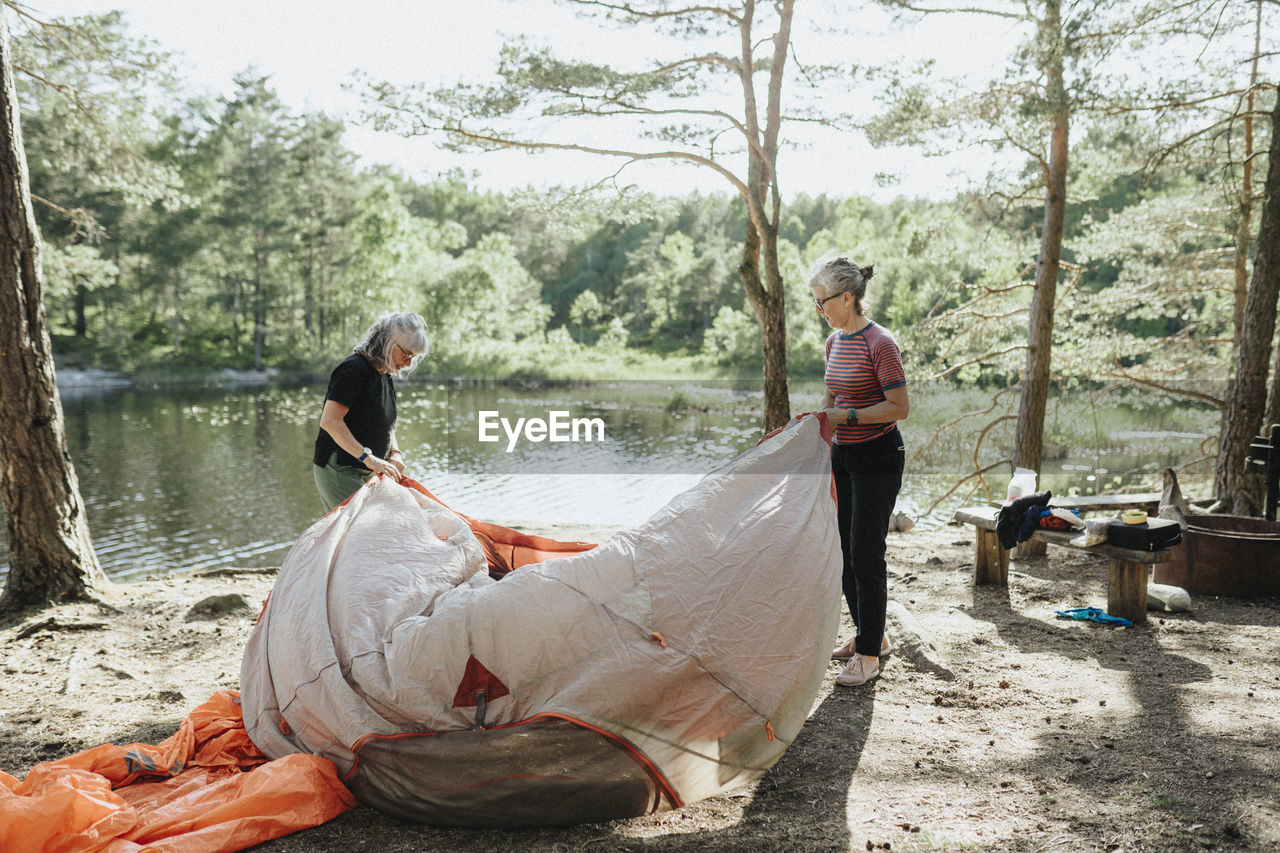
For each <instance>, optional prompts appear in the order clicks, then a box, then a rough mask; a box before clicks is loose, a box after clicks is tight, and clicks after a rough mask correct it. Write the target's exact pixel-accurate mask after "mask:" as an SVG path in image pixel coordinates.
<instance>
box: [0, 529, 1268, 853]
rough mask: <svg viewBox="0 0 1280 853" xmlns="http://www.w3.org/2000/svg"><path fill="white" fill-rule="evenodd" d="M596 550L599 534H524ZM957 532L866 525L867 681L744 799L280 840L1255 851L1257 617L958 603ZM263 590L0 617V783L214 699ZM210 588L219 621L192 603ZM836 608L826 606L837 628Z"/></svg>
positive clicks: (1262, 747)
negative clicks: (873, 545)
mask: <svg viewBox="0 0 1280 853" xmlns="http://www.w3.org/2000/svg"><path fill="white" fill-rule="evenodd" d="M529 532H533V533H542V534H545V535H550V536H555V537H557V538H563V539H587V540H594V541H603V540H604V539H606V538H608V536H609V535H611V533H612V532H613V531H612V530H610V529H599V528H586V527H560V528H541V529H530V531H529ZM972 549H973V536H972V533H971V532H970V531H968V530H966V529H961V528H957V527H946V528H942V529H939V530H932V531H924V530H920V529H916V530H915V531H912V532H910V533H905V534H897V533H895V534H891V540H890V565H891V569H890V570H891V579H890V587H891V590H890V594H891V596H892V598H893V600H894V602H896V604H891V608H892V614H891V622H892V624H893V626H894V629H895V630H896V632H897V637H898V640H899V645H900V651H899V652H898V653H896V654H894V655H892V656H891V657H889V658H886V659H885V662H884V674H883V675H882V676H881V678H879V679H878V680H876V681H873V682H872V683H871V684H869V685H867V686H865V687H863V688H856V689H848V688H838V687H836V686H835V685H834V680H833V679H834V676H835V674H836V673H837V672H838V671H839V665H838V664H836V663H834V662H833V663H832V665H831V667H830V669H829V671H828V680H827V682H826V683H825V684H824V686H823V688H822V690H821V691H820V693H819V695H818V697H817V699H816V701H815V704H814V708H813V712H812V715H811V717H810V719H809V722H808V724H807V725H806V726H805V728H804V730H803V731H802V732H801V734H800V736H799V738H798V739H797V742H796V743H795V744H794V745H793V746H792V747H791V748H790V749H789V750H788V751H787V753H786V754H785V755H784V756H783V758H782V760H781V761H780V762H779V763H778V764H777V765H776V766H775V767H774V768H773V769H772V770H771V771H770V772H769V773H767V774H766V775H765V776H764V778H763V779H761V780H760V781H759V782H758V783H757V784H755V785H753V786H751V787H748V788H744V789H742V790H738V791H733V792H730V793H728V794H725V795H723V796H720V797H716V798H714V799H711V800H706V801H703V802H700V803H695V804H693V805H690V806H688V807H686V808H684V809H682V810H681V811H678V812H669V813H665V814H660V815H654V816H650V817H645V818H637V819H633V820H626V821H617V822H613V823H608V824H593V825H583V826H577V827H570V828H563V829H547V830H535V831H518V832H517V831H505V832H504V831H494V830H486V831H479V830H459V829H447V828H435V827H425V826H421V825H417V824H411V823H406V822H404V821H401V820H398V819H395V818H391V817H387V816H385V815H383V814H381V813H379V812H376V811H374V810H372V809H369V808H365V807H361V808H358V809H356V810H354V811H352V812H349V813H348V814H346V815H344V816H342V817H340V818H338V819H336V820H334V821H332V822H330V823H328V824H326V825H324V826H321V827H317V828H314V829H310V830H306V831H304V832H300V833H297V834H295V835H292V836H289V837H287V838H283V839H279V840H277V841H274V842H270V843H268V844H264V845H261V846H260V847H258V848H255V849H257V850H262V851H273V853H279V852H280V851H288V853H302V851H307V853H311V851H356V850H377V851H379V853H396V851H417V850H433V851H443V850H448V851H499V850H513V851H516V850H518V851H573V850H596V851H612V850H699V851H701V850H719V851H734V853H738V851H744V850H771V851H772V850H794V851H813V850H899V851H924V850H947V851H956V850H1013V851H1044V850H1133V851H1138V850H1142V851H1166V850H1177V851H1180V850H1277V849H1280V712H1278V711H1277V709H1278V708H1280V602H1278V601H1276V600H1274V599H1273V600H1259V601H1246V600H1241V599H1226V598H1223V599H1213V598H1208V599H1206V598H1199V599H1197V600H1196V601H1195V602H1194V607H1195V609H1194V611H1193V612H1192V613H1186V614H1164V615H1156V614H1152V619H1151V621H1150V623H1149V624H1148V625H1147V626H1146V627H1141V628H1131V629H1116V628H1108V627H1105V626H1102V625H1098V624H1095V623H1087V622H1074V621H1069V620H1063V619H1059V618H1055V616H1054V614H1053V611H1054V610H1055V609H1061V608H1063V607H1073V606H1080V605H1085V604H1096V605H1100V606H1101V605H1104V604H1105V601H1106V590H1105V585H1106V563H1105V561H1103V560H1102V559H1100V558H1097V557H1093V556H1091V555H1088V554H1084V553H1081V552H1078V551H1073V550H1068V549H1059V548H1053V547H1051V548H1050V552H1049V555H1048V557H1042V558H1035V559H1030V560H1024V561H1017V560H1015V562H1014V563H1013V565H1012V567H1011V568H1012V571H1011V578H1010V585H1009V587H1008V589H997V588H975V587H974V586H973V583H972V577H973V567H972V560H973V552H972ZM272 580H273V575H272V574H271V573H269V572H268V573H263V572H232V573H221V574H217V575H211V576H197V577H170V578H165V579H156V580H151V581H147V582H144V583H138V584H132V585H129V586H122V587H117V588H115V589H114V590H113V591H112V592H111V594H110V601H111V603H112V606H111V607H105V606H102V605H96V604H77V605H66V606H61V607H57V608H51V609H47V610H42V611H31V612H27V613H23V614H19V615H17V616H10V617H8V618H6V619H4V620H3V621H0V648H2V649H3V672H4V678H3V683H4V687H5V689H4V690H3V695H2V696H0V769H3V770H6V771H8V772H10V773H13V774H14V775H17V776H22V775H24V774H25V772H26V769H27V768H29V767H30V766H31V765H32V764H33V763H35V762H37V761H42V760H47V759H53V758H57V757H60V756H63V755H66V754H69V753H72V752H76V751H78V750H81V749H84V748H86V747H89V746H93V745H96V744H99V743H107V742H114V743H129V742H133V741H143V742H156V741H159V740H160V739H162V738H164V737H165V736H167V735H169V734H170V733H172V732H173V731H174V730H176V728H177V725H178V722H179V721H180V720H181V718H182V717H183V716H185V714H186V713H187V712H188V711H189V710H190V709H191V708H192V707H194V706H195V705H196V704H198V703H199V702H201V701H202V700H203V699H205V698H206V697H207V696H209V695H210V694H211V693H212V692H213V691H215V690H218V689H221V688H236V687H238V680H239V665H240V656H241V651H242V649H243V645H244V642H245V639H246V637H247V635H248V632H249V629H250V627H251V626H252V624H253V621H254V619H255V618H256V616H257V614H258V611H259V608H260V606H261V603H262V601H263V599H264V597H265V596H266V594H267V592H268V591H269V589H270V587H271V583H272ZM211 596H218V597H228V596H229V598H223V599H221V601H222V603H223V609H210V608H209V606H208V605H206V606H205V607H203V608H197V607H196V605H197V604H199V603H200V602H202V601H205V600H206V599H208V598H209V597H211ZM846 619H847V617H846Z"/></svg>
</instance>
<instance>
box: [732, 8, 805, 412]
mask: <svg viewBox="0 0 1280 853" xmlns="http://www.w3.org/2000/svg"><path fill="white" fill-rule="evenodd" d="M775 5H776V6H777V10H778V32H777V33H776V34H775V35H774V36H773V40H774V52H773V60H772V62H771V64H770V69H769V92H768V98H767V100H766V107H765V125H764V129H763V132H762V131H761V128H760V116H759V108H758V106H757V101H756V92H755V84H754V81H753V78H752V72H753V70H754V68H755V60H754V38H753V34H752V27H753V25H754V22H755V2H754V0H748V2H746V3H745V4H744V6H743V14H742V17H741V18H739V20H738V26H739V30H740V33H741V50H742V56H741V60H740V69H741V70H740V73H741V80H742V92H743V103H744V106H745V110H744V119H745V126H746V128H747V134H748V140H749V144H748V147H747V181H746V191H745V195H746V199H745V200H746V203H747V238H746V241H745V243H744V244H743V248H742V263H741V264H740V265H739V266H738V275H739V276H740V277H741V279H742V285H743V287H744V288H745V289H746V291H747V298H748V299H749V301H750V302H751V307H752V308H753V309H754V310H755V312H756V319H757V320H759V321H760V341H761V349H762V352H763V355H764V429H765V431H766V432H769V431H772V430H775V429H777V428H778V427H780V426H785V425H786V423H787V421H789V420H791V400H790V396H789V394H788V391H787V317H786V298H785V294H784V293H783V282H782V272H781V271H780V270H779V268H778V219H779V209H780V203H779V197H778V191H777V165H778V132H779V128H780V127H781V123H782V117H781V107H780V100H781V91H782V76H783V69H784V68H785V66H786V60H787V47H788V45H789V44H790V41H791V18H792V14H793V11H792V7H793V6H794V0H782V2H780V3H777V4H775ZM770 198H772V200H773V207H772V212H773V217H772V219H770V217H769V213H768V212H767V211H766V210H765V203H766V202H767V201H768V200H769V199H770Z"/></svg>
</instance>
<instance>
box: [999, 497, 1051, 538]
mask: <svg viewBox="0 0 1280 853" xmlns="http://www.w3.org/2000/svg"><path fill="white" fill-rule="evenodd" d="M1052 497H1053V492H1051V491H1049V490H1048V489H1046V490H1044V491H1043V492H1036V493H1035V494H1034V495H1027V496H1026V497H1021V498H1018V499H1017V500H1016V501H1013V502H1012V503H1009V504H1007V505H1005V506H1002V507H1000V514H999V515H998V516H996V538H997V539H999V540H1000V547H1001V548H1003V549H1005V550H1006V551H1008V550H1010V549H1011V548H1013V546H1014V545H1017V544H1018V543H1019V542H1025V541H1027V540H1028V539H1030V538H1031V534H1032V533H1035V532H1036V530H1037V529H1038V526H1033V527H1032V528H1031V529H1030V530H1029V531H1027V533H1026V535H1023V531H1022V517H1023V515H1026V514H1028V511H1029V510H1030V509H1031V508H1032V507H1039V508H1040V509H1041V510H1043V509H1044V508H1045V507H1047V506H1048V505H1049V500H1050V499H1051V498H1052ZM1035 518H1036V521H1037V525H1038V522H1039V518H1040V514H1039V513H1038V512H1037V513H1036V514H1035Z"/></svg>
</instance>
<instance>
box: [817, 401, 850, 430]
mask: <svg viewBox="0 0 1280 853" xmlns="http://www.w3.org/2000/svg"><path fill="white" fill-rule="evenodd" d="M819 411H820V412H821V413H822V414H824V415H826V416H827V423H829V424H831V425H832V426H833V427H834V426H840V425H841V424H847V423H848V422H849V410H848V409H846V408H836V407H834V406H833V407H831V408H829V409H821V410H819Z"/></svg>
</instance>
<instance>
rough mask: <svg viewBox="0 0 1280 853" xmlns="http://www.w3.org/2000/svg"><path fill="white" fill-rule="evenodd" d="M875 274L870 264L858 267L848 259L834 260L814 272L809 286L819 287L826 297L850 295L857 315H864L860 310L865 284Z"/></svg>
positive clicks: (864, 295)
mask: <svg viewBox="0 0 1280 853" xmlns="http://www.w3.org/2000/svg"><path fill="white" fill-rule="evenodd" d="M875 274H876V271H875V267H874V266H872V265H870V264H868V265H867V266H865V267H860V266H858V265H857V264H855V263H853V262H852V261H850V260H849V259H848V258H836V259H834V260H830V261H827V262H826V263H824V264H822V265H821V266H819V267H818V268H817V269H816V270H814V272H813V275H812V277H811V278H810V279H809V286H810V287H815V286H816V287H821V288H822V289H824V290H825V291H826V292H827V295H828V296H835V295H836V294H837V293H852V294H853V307H854V308H855V309H857V312H858V313H859V314H865V313H866V312H864V311H863V310H862V300H863V299H865V298H866V296H867V282H868V281H870V280H871V276H873V275H875Z"/></svg>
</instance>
